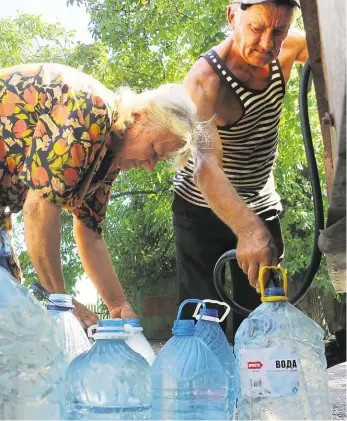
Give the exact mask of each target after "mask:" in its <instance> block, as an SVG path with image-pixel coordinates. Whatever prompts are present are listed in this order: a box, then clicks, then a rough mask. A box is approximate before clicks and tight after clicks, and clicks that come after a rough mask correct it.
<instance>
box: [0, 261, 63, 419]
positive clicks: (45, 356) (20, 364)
mask: <svg viewBox="0 0 347 421" xmlns="http://www.w3.org/2000/svg"><path fill="white" fill-rule="evenodd" d="M0 281H1V294H0V370H1V376H0V418H1V419H36V420H37V419H55V420H56V419H65V412H64V411H65V400H64V393H63V391H62V381H63V373H64V371H65V370H66V368H67V366H68V363H67V361H66V359H65V357H64V354H63V333H62V331H61V329H60V328H59V326H57V324H56V323H55V322H54V320H53V319H52V318H51V317H49V315H48V314H47V312H46V310H45V309H44V307H42V306H41V305H40V303H39V302H38V301H37V300H36V298H35V297H33V296H32V295H31V294H30V293H29V291H28V290H27V289H26V288H24V287H22V286H21V285H19V284H18V283H17V282H16V281H15V280H14V278H12V276H11V275H10V273H9V272H8V271H6V270H5V269H3V268H1V267H0Z"/></svg>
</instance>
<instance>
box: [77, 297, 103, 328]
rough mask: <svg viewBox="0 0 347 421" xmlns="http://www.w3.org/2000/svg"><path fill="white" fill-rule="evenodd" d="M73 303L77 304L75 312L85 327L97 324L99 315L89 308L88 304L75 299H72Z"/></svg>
mask: <svg viewBox="0 0 347 421" xmlns="http://www.w3.org/2000/svg"><path fill="white" fill-rule="evenodd" d="M72 303H73V305H74V306H75V308H74V310H73V314H74V315H75V317H76V318H77V319H78V320H80V321H81V322H82V324H83V326H84V328H85V329H87V328H88V327H90V326H92V325H95V324H96V323H97V322H98V320H99V317H98V316H97V315H96V314H95V313H93V312H92V311H90V310H88V309H87V307H86V306H84V305H83V304H81V303H79V302H78V301H77V300H75V299H73V300H72Z"/></svg>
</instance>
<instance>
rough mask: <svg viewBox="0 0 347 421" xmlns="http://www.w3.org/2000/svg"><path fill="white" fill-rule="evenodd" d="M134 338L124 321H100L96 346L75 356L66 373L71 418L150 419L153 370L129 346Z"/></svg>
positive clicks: (93, 327)
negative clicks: (151, 371)
mask: <svg viewBox="0 0 347 421" xmlns="http://www.w3.org/2000/svg"><path fill="white" fill-rule="evenodd" d="M89 329H90V331H91V330H93V329H95V326H92V327H91V328H89ZM131 335H133V332H132V331H131V327H129V326H128V330H127V331H125V330H124V321H123V320H121V319H114V320H99V321H98V324H97V326H96V333H95V334H93V335H92V336H93V338H94V339H95V340H96V342H95V344H94V345H93V347H92V348H91V349H90V350H89V351H88V352H85V353H83V354H81V355H79V356H78V357H76V358H75V359H74V360H73V361H72V363H71V364H70V367H69V369H68V372H67V382H66V388H67V395H66V396H67V401H68V412H69V415H68V417H69V419H75V420H78V419H80V420H145V419H150V417H151V379H150V367H149V364H148V363H147V361H146V360H145V359H144V358H143V357H142V356H141V355H139V354H138V353H137V352H135V351H133V350H132V349H131V348H130V347H129V346H128V345H127V344H126V342H125V341H126V340H127V339H128V338H129V336H131Z"/></svg>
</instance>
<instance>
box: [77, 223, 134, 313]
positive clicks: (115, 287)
mask: <svg viewBox="0 0 347 421" xmlns="http://www.w3.org/2000/svg"><path fill="white" fill-rule="evenodd" d="M74 237H75V241H76V245H77V248H78V252H79V255H80V257H81V261H82V265H83V268H84V270H85V272H86V273H87V275H88V276H89V278H90V279H91V280H92V281H93V283H94V285H95V286H96V288H97V290H98V292H99V294H100V295H101V297H102V298H103V299H104V301H105V303H106V305H107V307H108V309H109V311H110V314H111V317H112V318H137V316H136V314H135V312H134V311H133V309H132V308H131V306H130V304H129V303H128V301H127V299H126V297H125V294H124V292H123V290H122V287H121V285H120V282H119V279H118V277H117V274H116V272H115V271H114V268H113V265H112V261H111V258H110V255H109V252H108V249H107V246H106V243H105V240H104V238H103V236H102V235H101V234H98V233H96V232H94V231H92V230H91V229H89V228H88V227H87V226H86V225H84V223H83V222H82V221H80V220H79V219H78V218H76V217H75V216H74Z"/></svg>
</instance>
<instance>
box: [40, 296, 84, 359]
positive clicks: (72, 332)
mask: <svg viewBox="0 0 347 421" xmlns="http://www.w3.org/2000/svg"><path fill="white" fill-rule="evenodd" d="M73 308H74V306H73V304H72V297H71V295H68V294H50V296H49V302H48V304H47V310H48V312H49V313H50V314H51V315H52V316H53V317H54V319H55V320H56V322H57V323H58V325H59V326H61V328H62V330H63V332H64V353H65V355H66V357H67V359H68V361H69V362H71V361H72V360H73V359H74V358H75V357H77V355H80V354H82V352H85V351H88V350H89V349H90V347H91V344H90V342H89V340H88V337H87V335H86V333H85V332H84V330H83V328H82V326H81V323H80V322H79V321H78V320H77V319H76V317H75V316H74V315H73V314H72V310H73Z"/></svg>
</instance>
